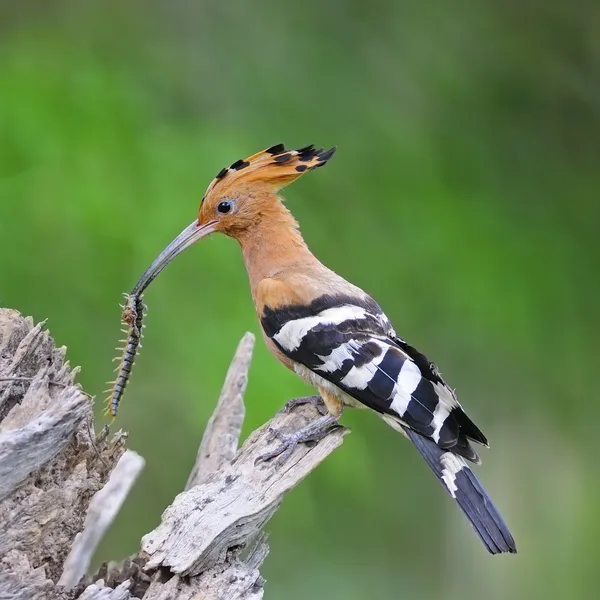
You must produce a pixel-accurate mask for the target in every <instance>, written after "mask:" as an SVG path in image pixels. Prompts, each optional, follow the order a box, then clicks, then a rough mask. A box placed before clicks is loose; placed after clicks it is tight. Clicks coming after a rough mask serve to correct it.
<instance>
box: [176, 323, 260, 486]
mask: <svg viewBox="0 0 600 600" xmlns="http://www.w3.org/2000/svg"><path fill="white" fill-rule="evenodd" d="M253 349H254V336H253V335H252V334H251V333H250V332H247V333H246V334H245V335H244V337H243V338H242V340H241V341H240V343H239V344H238V347H237V350H236V351H235V355H234V357H233V361H232V362H231V365H230V366H229V370H228V371H227V375H226V377H225V383H224V384H223V389H222V390H221V395H220V396H219V401H218V403H217V407H216V408H215V410H214V412H213V414H212V416H211V417H210V419H209V421H208V424H207V425H206V430H205V431H204V436H203V437H202V442H201V444H200V449H199V450H198V456H197V457H196V464H195V465H194V468H193V469H192V472H191V473H190V477H189V479H188V482H187V484H186V486H185V489H186V490H189V489H190V488H192V487H194V486H195V485H198V484H199V483H202V482H204V481H205V480H206V478H207V477H208V476H209V475H210V474H211V473H212V472H213V471H216V470H217V469H219V468H220V467H221V466H223V465H224V464H225V463H228V462H230V461H231V459H232V458H233V457H234V456H235V453H236V452H237V449H238V443H239V439H240V434H241V433H242V425H243V424H244V416H245V415H246V407H245V406H244V393H245V392H246V385H247V383H248V369H249V368H250V361H251V360H252V350H253Z"/></svg>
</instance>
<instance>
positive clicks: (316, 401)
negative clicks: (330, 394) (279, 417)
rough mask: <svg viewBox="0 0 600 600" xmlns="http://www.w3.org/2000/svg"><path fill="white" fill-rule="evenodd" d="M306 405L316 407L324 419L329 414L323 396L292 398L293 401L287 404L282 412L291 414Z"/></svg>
mask: <svg viewBox="0 0 600 600" xmlns="http://www.w3.org/2000/svg"><path fill="white" fill-rule="evenodd" d="M304 404H311V405H312V406H314V407H315V408H316V409H317V411H318V412H319V414H320V415H321V416H322V417H324V416H325V415H326V414H327V407H326V406H325V402H323V398H321V396H305V397H303V398H292V399H291V400H288V401H287V402H286V403H285V405H284V406H283V408H282V409H281V412H284V413H290V412H292V410H294V408H296V407H297V406H302V405H304Z"/></svg>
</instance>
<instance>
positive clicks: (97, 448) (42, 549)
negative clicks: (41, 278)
mask: <svg viewBox="0 0 600 600" xmlns="http://www.w3.org/2000/svg"><path fill="white" fill-rule="evenodd" d="M65 354H66V353H65V349H64V348H58V349H57V348H55V347H54V342H53V341H52V339H51V338H50V337H49V335H48V334H47V333H46V332H45V331H43V329H42V327H41V326H40V325H38V326H34V325H33V322H32V320H31V319H25V318H23V317H22V316H21V315H20V314H19V313H18V312H17V311H14V310H6V309H0V378H1V379H2V381H0V598H2V599H3V600H4V599H10V600H12V599H16V598H27V600H36V599H37V598H40V599H42V598H43V599H44V600H48V599H53V598H60V597H61V594H60V593H59V592H58V591H57V589H56V586H55V582H56V581H57V580H58V578H59V577H60V574H61V572H62V570H63V563H64V560H65V557H66V555H67V553H68V552H69V549H70V547H71V544H72V543H73V540H74V538H75V536H76V534H77V533H78V532H79V531H81V530H82V528H83V522H84V519H85V516H86V513H87V509H88V505H89V502H90V499H91V498H92V496H93V495H94V494H95V493H96V492H97V491H98V490H100V489H101V488H102V487H103V485H104V483H105V482H106V480H107V479H108V476H109V474H110V472H111V470H112V468H113V467H114V465H115V464H116V463H117V461H118V459H119V457H120V456H121V454H122V452H123V447H122V446H123V444H122V442H120V441H119V442H117V443H114V442H111V441H108V440H104V441H101V440H96V438H95V435H94V433H93V431H92V428H91V424H92V418H93V411H92V408H93V407H92V402H91V400H90V398H89V397H88V396H87V395H85V394H84V393H82V391H81V390H80V389H79V388H78V387H77V386H75V385H74V384H73V378H74V376H75V374H76V372H77V370H76V369H71V367H70V366H69V364H68V363H67V362H65ZM15 378H16V379H15Z"/></svg>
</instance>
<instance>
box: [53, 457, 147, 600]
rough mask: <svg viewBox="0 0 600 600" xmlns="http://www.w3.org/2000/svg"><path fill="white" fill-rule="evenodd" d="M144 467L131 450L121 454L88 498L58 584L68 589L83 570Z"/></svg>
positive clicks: (73, 584)
mask: <svg viewBox="0 0 600 600" xmlns="http://www.w3.org/2000/svg"><path fill="white" fill-rule="evenodd" d="M143 468H144V459H143V458H142V457H141V456H140V455H139V454H136V453H135V452H133V451H132V450H127V451H126V452H125V454H123V456H121V458H120V459H119V462H118V463H117V466H116V467H115V470H114V471H113V472H112V473H111V475H110V478H109V479H108V481H107V483H106V485H105V486H104V487H103V488H102V489H101V490H100V491H99V492H97V493H96V494H95V496H94V497H93V498H92V500H91V502H90V505H89V507H88V512H87V516H86V518H85V523H84V529H83V531H82V532H81V533H78V534H77V536H75V540H74V542H73V547H72V548H71V551H70V552H69V555H68V556H67V560H66V561H65V567H64V570H63V572H62V575H61V576H60V579H59V580H58V585H60V586H62V587H63V588H65V589H66V590H70V589H72V588H73V587H75V585H76V584H77V583H78V582H79V581H80V580H81V578H82V577H83V576H84V575H85V574H86V572H87V570H88V568H89V566H90V562H91V561H92V557H93V555H94V552H95V551H96V548H97V547H98V544H99V543H100V541H101V540H102V537H103V536H104V534H105V533H106V530H107V529H108V527H109V526H110V524H111V523H112V522H113V520H114V518H115V517H116V516H117V513H118V512H119V509H120V508H121V506H122V504H123V502H125V498H126V497H127V495H128V494H129V490H131V487H132V486H133V484H134V482H135V480H136V479H137V476H138V475H139V474H140V472H141V470H142V469H143Z"/></svg>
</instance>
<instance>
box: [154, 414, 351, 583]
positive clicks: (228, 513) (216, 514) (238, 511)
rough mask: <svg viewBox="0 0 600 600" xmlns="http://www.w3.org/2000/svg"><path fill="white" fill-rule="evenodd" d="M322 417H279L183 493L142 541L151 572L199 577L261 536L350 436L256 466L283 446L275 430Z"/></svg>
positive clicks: (337, 435)
mask: <svg viewBox="0 0 600 600" xmlns="http://www.w3.org/2000/svg"><path fill="white" fill-rule="evenodd" d="M317 415H318V413H317V410H316V409H315V408H314V407H313V406H309V405H304V406H300V407H298V408H297V409H295V410H294V411H293V412H292V413H290V414H288V413H285V412H282V413H279V414H277V415H276V416H275V418H273V419H272V420H271V421H269V423H267V424H266V425H264V426H263V427H261V428H260V429H258V430H257V431H255V432H254V433H253V434H251V435H250V437H249V438H248V440H246V442H245V444H244V445H243V447H242V448H241V450H240V451H239V452H238V454H237V455H236V456H235V458H234V460H233V461H232V462H231V464H228V465H225V466H224V467H223V468H221V469H220V470H219V471H218V472H216V473H213V474H211V475H210V477H209V478H208V479H207V480H206V481H205V482H204V484H203V485H201V486H197V487H195V488H192V489H191V490H188V491H185V492H183V493H181V494H179V496H177V498H175V501H174V502H173V504H172V505H171V506H170V507H169V508H168V509H167V510H166V511H165V512H164V513H163V516H162V522H161V524H160V525H159V527H158V528H157V529H155V530H154V531H152V532H150V533H148V534H147V535H145V536H144V537H143V538H142V550H143V551H144V552H145V553H146V554H147V555H148V563H147V568H149V569H152V568H158V567H168V568H169V569H170V570H171V571H172V572H174V573H177V574H178V575H196V574H198V573H199V572H201V571H203V570H205V569H209V568H211V567H213V566H214V565H215V564H217V563H218V562H219V561H220V560H222V559H223V556H224V554H225V552H226V550H227V549H228V548H231V547H233V546H238V545H243V544H244V543H245V542H247V541H248V540H249V539H251V538H252V537H254V536H256V535H257V534H258V533H259V532H260V531H261V530H262V528H263V527H264V525H265V523H266V522H267V521H268V520H269V519H270V518H271V517H272V516H273V514H274V513H275V511H276V510H277V508H278V507H279V505H280V504H281V502H282V500H283V497H284V496H285V494H287V493H288V492H289V491H290V490H292V489H293V488H294V487H295V486H296V485H298V483H300V481H302V480H303V479H304V478H305V477H306V476H307V475H308V474H309V473H310V472H311V471H312V470H314V469H315V468H316V467H317V466H318V465H319V464H320V463H321V462H322V461H323V460H324V459H325V458H326V457H327V456H328V455H329V454H331V452H333V451H334V450H335V449H336V448H337V447H338V446H340V445H341V443H342V438H343V436H344V433H345V432H346V430H345V429H343V428H341V427H340V428H339V429H337V430H335V431H333V432H332V433H331V434H329V435H328V436H327V437H326V438H325V439H324V440H322V441H321V442H319V443H318V444H317V445H315V446H314V447H312V448H309V447H308V446H307V445H304V444H303V445H300V446H298V447H297V448H296V449H295V450H294V452H293V453H292V455H291V456H290V458H289V459H288V460H287V461H286V462H285V463H284V464H283V465H282V466H280V465H279V464H278V463H277V462H276V461H273V462H269V463H264V462H259V463H258V464H255V461H257V459H258V457H259V456H260V455H261V454H263V453H264V452H265V451H266V450H268V449H269V447H270V446H271V444H278V443H279V442H278V440H277V439H275V438H274V436H273V435H272V433H271V431H270V429H271V428H274V429H278V430H283V431H286V430H292V431H293V430H296V429H298V428H300V427H302V426H304V425H306V424H307V423H308V422H309V421H310V420H312V419H314V418H316V416H317Z"/></svg>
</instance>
